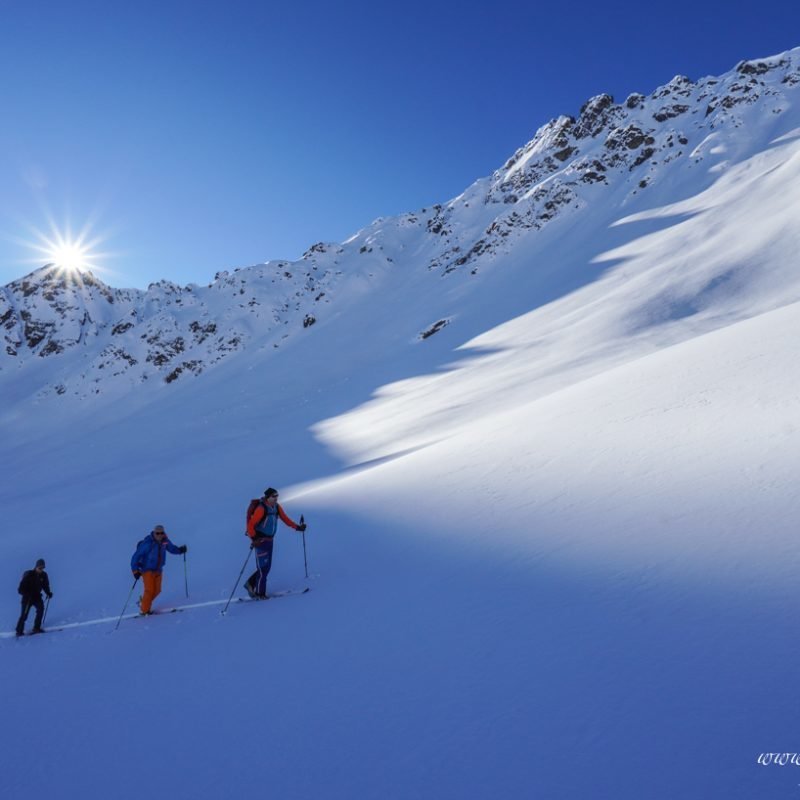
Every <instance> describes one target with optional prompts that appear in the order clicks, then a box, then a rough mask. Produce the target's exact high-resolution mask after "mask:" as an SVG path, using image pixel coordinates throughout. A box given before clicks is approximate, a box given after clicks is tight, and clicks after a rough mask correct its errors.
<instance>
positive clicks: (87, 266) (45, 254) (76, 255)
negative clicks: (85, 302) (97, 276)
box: [19, 222, 110, 278]
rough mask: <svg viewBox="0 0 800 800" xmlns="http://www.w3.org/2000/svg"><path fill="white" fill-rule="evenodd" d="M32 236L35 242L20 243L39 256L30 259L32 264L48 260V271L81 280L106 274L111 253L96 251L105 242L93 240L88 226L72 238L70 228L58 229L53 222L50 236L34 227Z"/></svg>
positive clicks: (21, 241)
mask: <svg viewBox="0 0 800 800" xmlns="http://www.w3.org/2000/svg"><path fill="white" fill-rule="evenodd" d="M31 233H32V234H33V237H34V239H35V240H36V241H24V240H19V241H20V243H21V244H24V245H25V246H26V247H28V248H30V249H31V250H33V251H35V252H36V253H37V256H36V258H35V259H29V260H30V261H31V262H33V263H37V262H38V263H39V264H41V263H42V261H45V262H46V264H45V266H46V267H47V268H48V269H51V270H54V271H55V272H57V273H59V274H61V275H70V276H73V277H78V278H79V277H80V276H81V275H82V274H83V273H85V272H90V271H91V272H94V271H100V272H104V271H106V270H105V268H104V267H103V266H102V264H103V262H105V261H106V260H107V259H108V258H109V255H110V254H108V253H100V252H98V251H97V246H98V245H99V244H100V243H101V242H102V241H103V240H102V239H101V238H100V237H93V238H90V234H89V228H88V225H87V227H86V228H85V229H84V230H83V231H82V232H81V233H80V234H78V235H73V233H72V232H71V230H70V229H69V226H67V227H66V229H62V230H59V229H58V228H57V227H56V225H55V224H53V223H52V222H51V224H50V233H49V235H48V234H45V233H42V232H41V231H38V230H36V229H34V228H31Z"/></svg>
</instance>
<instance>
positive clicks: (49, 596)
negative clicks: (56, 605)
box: [47, 592, 53, 600]
mask: <svg viewBox="0 0 800 800" xmlns="http://www.w3.org/2000/svg"><path fill="white" fill-rule="evenodd" d="M47 599H48V600H52V599H53V593H52V592H48V593H47Z"/></svg>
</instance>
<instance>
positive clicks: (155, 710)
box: [0, 51, 800, 800]
mask: <svg viewBox="0 0 800 800" xmlns="http://www.w3.org/2000/svg"><path fill="white" fill-rule="evenodd" d="M793 57H794V58H797V51H793ZM798 91H800V89H797V88H793V89H791V92H794V93H795V94H791V93H790V92H789V91H788V90H787V97H790V98H791V97H794V98H796V97H797V94H796V92H798ZM714 147H715V148H716V152H717V153H718V156H717V157H716V158H714V157H712V158H706V159H705V160H704V161H702V163H696V162H693V166H692V167H691V168H690V167H689V166H687V167H686V168H682V169H681V170H680V171H677V170H673V171H672V172H670V173H669V180H665V181H662V182H660V183H659V182H658V181H654V182H653V184H652V185H651V186H650V187H648V190H647V191H645V192H641V193H639V194H637V195H636V197H635V198H633V199H630V198H629V199H627V200H626V201H625V203H622V202H621V201H620V202H616V201H612V200H610V199H608V198H607V199H606V201H604V202H602V203H597V204H595V205H594V206H591V205H590V206H588V207H587V208H584V209H582V210H581V212H580V214H576V215H573V216H571V217H567V218H564V219H562V220H556V221H555V222H554V223H552V224H551V225H550V226H548V227H547V228H546V229H544V230H542V231H540V232H538V233H537V234H536V235H535V236H531V237H528V238H526V239H525V240H523V241H522V242H521V243H520V244H519V245H518V246H516V247H514V248H513V249H511V250H510V251H509V252H508V253H507V254H506V255H505V256H503V258H502V260H501V261H498V262H497V263H496V264H495V266H494V267H493V268H492V269H489V270H485V271H482V272H481V273H480V274H478V275H476V276H473V277H472V279H471V280H472V282H471V283H469V287H470V288H469V290H467V288H465V287H466V286H467V282H461V283H457V284H447V286H448V287H450V288H448V289H447V290H445V288H442V290H441V291H442V292H445V291H449V293H450V294H449V295H447V298H448V303H450V307H451V308H452V309H453V313H452V315H451V318H450V324H448V325H446V326H444V327H442V328H441V330H439V331H438V332H437V333H436V334H435V335H432V336H430V337H428V338H426V339H425V340H421V339H415V338H414V337H413V336H412V335H410V334H409V333H408V331H407V327H406V326H405V325H404V320H407V319H408V318H409V317H411V318H413V319H414V320H416V319H430V321H431V322H435V321H436V319H438V318H439V317H440V316H441V314H440V309H441V302H442V294H441V293H439V294H438V295H437V293H436V290H435V289H433V288H432V286H433V284H431V283H430V281H428V280H427V277H426V279H425V280H426V281H427V282H424V283H423V278H422V277H420V274H421V273H420V274H418V273H417V272H414V271H413V270H408V271H403V270H395V271H391V270H390V271H387V272H386V273H385V274H383V275H381V276H380V277H379V279H376V280H375V281H374V282H373V283H371V284H369V286H368V287H367V288H365V287H364V286H362V285H361V284H360V283H358V282H357V281H354V282H353V284H352V286H350V289H349V290H348V293H345V295H344V300H343V301H341V303H342V304H341V309H342V310H341V313H339V314H336V315H333V316H331V318H329V319H328V320H327V321H324V322H320V323H318V324H317V325H314V326H312V327H310V328H309V329H308V330H307V331H305V332H304V333H303V335H302V336H297V337H294V338H292V339H291V340H290V341H288V343H287V344H286V345H285V346H283V347H281V348H279V349H274V352H264V351H263V350H255V349H253V350H248V351H246V352H243V353H239V354H238V355H236V357H235V358H231V359H228V360H227V361H225V362H223V363H221V364H219V365H218V366H217V367H215V369H214V370H213V371H209V372H207V373H205V374H203V375H202V376H199V377H197V378H194V379H191V380H186V381H184V380H181V381H178V382H177V383H176V384H175V385H169V386H167V385H164V384H161V385H160V386H145V387H141V388H139V389H138V390H133V389H132V390H131V391H130V392H128V393H127V394H125V393H123V394H118V395H115V396H114V397H113V399H108V398H104V397H103V396H99V397H98V398H97V399H92V398H91V397H90V398H88V399H79V398H74V399H70V397H68V396H64V397H58V396H49V397H47V398H45V399H43V400H41V401H37V402H35V403H34V402H30V403H28V404H27V405H20V404H19V403H15V404H11V405H10V406H6V409H5V412H4V414H3V417H2V441H1V442H0V457H2V462H3V464H4V466H5V479H4V481H3V483H2V486H0V498H2V541H1V543H0V546H1V547H2V555H3V557H2V560H1V562H0V578H2V580H1V581H0V585H2V586H3V587H4V592H5V597H6V600H5V601H4V608H5V611H4V614H5V618H6V623H5V625H4V626H2V630H3V631H6V632H11V631H13V626H14V622H15V620H16V616H17V613H18V600H17V597H16V595H15V589H16V585H17V582H18V580H19V577H20V574H21V573H22V571H23V570H24V569H29V568H31V567H32V566H33V563H34V561H35V559H36V558H38V557H44V558H46V559H47V568H48V572H49V574H50V577H51V582H52V587H53V591H54V599H53V601H52V603H51V605H50V609H49V612H48V618H47V623H46V626H47V627H51V628H57V627H60V626H61V625H62V624H69V625H74V623H92V622H93V621H95V620H101V619H103V618H110V619H115V618H116V616H117V615H119V613H120V612H121V611H122V607H123V604H124V602H125V598H126V596H127V595H128V592H129V590H130V588H131V584H132V577H131V574H130V571H129V567H128V564H129V559H130V556H131V553H132V552H133V549H134V547H135V545H136V542H137V541H138V540H139V539H140V538H142V537H143V536H144V535H145V534H147V533H148V532H149V531H150V530H151V529H152V527H153V525H155V524H157V523H162V524H164V525H165V526H166V528H167V531H168V532H169V534H170V536H171V538H172V540H173V541H174V542H176V543H177V544H182V543H186V544H187V545H188V546H189V553H188V558H187V561H186V566H187V572H186V575H185V574H184V564H183V561H182V559H181V558H180V557H177V556H169V557H168V563H167V566H166V569H165V577H164V591H163V594H162V595H161V597H160V598H159V600H158V601H157V604H156V605H157V607H158V606H160V607H162V608H169V607H173V606H175V605H191V606H192V607H191V608H187V609H186V611H184V612H183V613H180V614H169V615H164V616H156V617H153V618H147V619H138V618H137V619H125V620H123V621H122V623H121V625H120V626H119V629H118V630H117V631H114V622H111V621H108V622H100V623H97V624H86V625H74V626H73V627H68V628H66V629H65V630H63V631H61V632H54V633H52V634H49V635H46V636H38V637H25V638H23V639H21V640H15V639H14V638H13V637H4V638H2V639H0V664H2V689H1V691H2V712H3V713H2V728H1V729H2V743H1V745H2V746H0V793H1V794H2V796H3V797H8V798H18V797H32V796H41V797H48V798H54V799H55V798H78V797H92V796H101V797H110V798H118V799H119V800H125V799H127V798H140V797H142V796H148V797H150V798H198V799H199V798H228V797H235V798H243V797H274V798H284V799H288V798H325V799H327V798H331V799H333V798H398V799H401V798H425V799H427V798H520V797H532V798H548V799H549V798H570V799H571V798H586V797H589V798H614V799H615V800H617V799H618V798H636V799H637V800H639V799H645V798H647V799H650V798H665V799H666V798H670V800H672V799H674V798H747V799H748V800H753V799H755V798H791V797H794V796H797V793H798V791H800V789H799V788H798V784H800V769H798V767H797V766H796V765H794V764H792V763H791V760H790V761H789V763H786V764H785V765H783V766H781V763H780V762H785V761H786V758H784V757H783V756H781V758H780V760H779V761H777V762H773V763H769V764H760V763H758V762H759V760H762V761H767V760H769V761H773V759H772V758H770V759H767V758H761V756H762V754H764V753H781V754H784V753H789V754H791V753H795V752H798V751H800V729H798V724H797V714H798V692H797V689H796V688H795V687H796V683H797V681H796V672H797V663H798V637H800V633H799V632H798V628H797V624H796V620H797V614H796V609H797V607H798V605H799V604H800V577H799V576H800V558H798V550H799V549H800V548H798V544H797V535H796V529H797V520H798V518H800V500H799V497H800V495H798V490H797V474H798V467H800V463H798V462H799V461H800V459H799V458H798V453H800V434H799V427H798V426H800V370H799V369H798V360H797V342H798V332H800V270H799V269H798V252H800V216H799V215H798V208H800V188H799V187H800V111H799V110H798V105H797V100H796V99H795V100H794V101H793V102H792V103H789V104H787V105H786V106H785V107H784V108H783V109H782V112H781V113H780V114H774V113H770V114H763V113H762V114H760V113H759V112H758V109H754V110H753V112H752V114H751V115H750V116H749V117H745V124H743V125H742V126H740V127H735V128H730V129H726V130H725V131H722V132H721V133H719V135H718V139H717V140H716V142H715V145H714ZM385 247H386V248H387V250H389V249H391V241H386V242H385ZM423 272H424V270H423ZM442 286H443V287H444V284H442ZM452 287H455V288H452ZM475 287H477V288H475ZM268 485H273V486H276V487H278V488H279V489H280V491H281V502H282V503H283V505H284V507H285V509H286V511H287V512H288V513H289V515H290V516H292V517H293V518H294V519H299V517H300V515H301V514H303V515H304V516H305V519H306V521H307V522H308V525H309V527H308V531H307V533H306V545H307V548H306V549H307V557H308V568H309V572H310V577H309V578H308V579H306V578H305V575H304V554H303V543H302V539H301V537H300V535H299V534H297V533H295V532H293V531H291V530H289V529H288V528H282V529H281V530H280V531H279V533H278V538H277V540H276V553H275V565H274V568H273V572H272V575H271V579H270V586H271V588H272V589H274V590H276V591H277V590H279V589H288V588H299V587H303V586H306V585H308V586H310V587H311V591H310V592H309V593H308V594H305V595H300V596H294V595H293V596H289V597H285V598H280V599H275V600H272V601H269V602H266V603H247V604H234V605H232V606H231V608H230V611H229V613H228V614H227V615H226V616H222V615H221V614H220V608H221V601H224V600H226V599H227V597H228V595H229V594H230V592H231V590H232V588H233V585H234V582H235V580H236V577H237V575H238V574H239V571H240V569H241V568H242V564H243V562H244V560H245V558H246V556H247V555H248V550H247V546H246V539H245V537H244V536H243V527H244V513H245V509H246V507H247V503H248V501H249V499H250V498H251V497H255V496H257V495H258V494H260V493H261V491H263V489H264V488H265V487H266V486H268ZM251 569H252V563H250V564H248V565H247V567H246V570H247V571H246V573H245V574H247V573H249V571H250V570H251ZM187 579H188V586H189V594H190V597H189V598H188V599H187V598H186V592H185V581H186V580H187ZM241 594H242V592H241V588H240V589H239V590H238V591H237V595H239V596H241ZM214 601H217V604H213V603H214ZM133 610H135V609H134V607H133V603H132V604H131V606H129V607H128V612H130V611H133ZM29 624H30V623H29ZM798 760H800V758H798Z"/></svg>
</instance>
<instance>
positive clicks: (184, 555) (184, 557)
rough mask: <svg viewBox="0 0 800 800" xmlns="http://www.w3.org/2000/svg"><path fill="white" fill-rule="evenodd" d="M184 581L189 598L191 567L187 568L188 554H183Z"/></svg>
mask: <svg viewBox="0 0 800 800" xmlns="http://www.w3.org/2000/svg"><path fill="white" fill-rule="evenodd" d="M183 580H184V583H185V584H186V596H187V597H188V596H189V567H187V566H186V553H184V554H183Z"/></svg>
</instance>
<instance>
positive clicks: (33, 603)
mask: <svg viewBox="0 0 800 800" xmlns="http://www.w3.org/2000/svg"><path fill="white" fill-rule="evenodd" d="M32 608H35V609H36V619H34V621H33V629H34V630H35V631H38V630H39V628H41V627H42V617H43V616H44V602H43V601H42V596H41V595H40V594H37V595H32V596H30V597H23V598H22V613H21V614H20V615H19V622H17V636H22V634H23V633H25V622H26V621H27V619H28V614H29V613H30V610H31V609H32Z"/></svg>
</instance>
